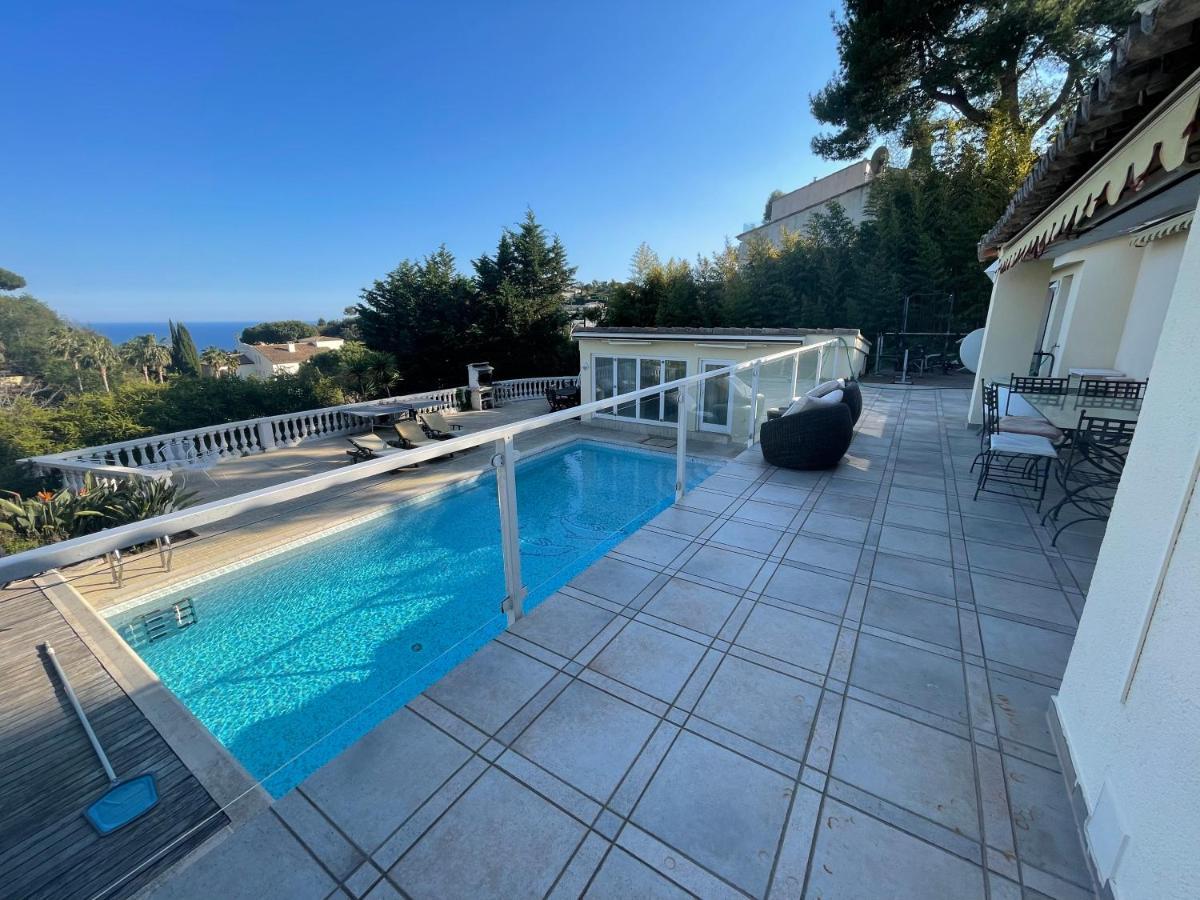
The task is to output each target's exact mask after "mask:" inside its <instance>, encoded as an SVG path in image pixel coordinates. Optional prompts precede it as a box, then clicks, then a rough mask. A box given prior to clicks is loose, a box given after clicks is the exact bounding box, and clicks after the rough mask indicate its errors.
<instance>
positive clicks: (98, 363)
mask: <svg viewBox="0 0 1200 900" xmlns="http://www.w3.org/2000/svg"><path fill="white" fill-rule="evenodd" d="M80 361H81V362H82V363H83V364H84V365H85V366H87V367H88V368H89V369H96V370H97V371H98V372H99V373H100V380H101V381H102V382H103V383H104V393H106V394H111V393H112V389H111V388H110V387H109V386H108V370H109V368H110V367H111V366H115V365H117V364H119V363H120V362H121V357H120V355H119V354H118V353H117V348H116V347H114V346H113V345H112V341H110V340H109V339H108V338H106V337H105V336H104V335H102V334H96V333H95V332H89V333H87V334H85V335H84V336H83V346H82V351H81V353H80Z"/></svg>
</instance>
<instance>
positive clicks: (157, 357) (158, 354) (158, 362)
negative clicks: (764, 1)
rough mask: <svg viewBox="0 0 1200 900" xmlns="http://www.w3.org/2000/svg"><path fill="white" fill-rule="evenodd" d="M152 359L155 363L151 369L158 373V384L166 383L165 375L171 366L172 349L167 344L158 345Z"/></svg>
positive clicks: (155, 346) (151, 365)
mask: <svg viewBox="0 0 1200 900" xmlns="http://www.w3.org/2000/svg"><path fill="white" fill-rule="evenodd" d="M151 358H152V359H153V362H152V363H151V364H150V368H152V369H154V370H155V371H156V372H158V383H159V384H162V383H163V382H164V381H166V378H165V377H164V375H163V373H164V372H166V371H167V366H169V365H171V348H170V347H168V346H167V345H166V344H158V343H156V344H155V345H154V350H153V353H152V357H151Z"/></svg>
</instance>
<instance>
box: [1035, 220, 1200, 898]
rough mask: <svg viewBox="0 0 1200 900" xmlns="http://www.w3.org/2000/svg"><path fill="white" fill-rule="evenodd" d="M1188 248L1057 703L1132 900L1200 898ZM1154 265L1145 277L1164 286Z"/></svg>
mask: <svg viewBox="0 0 1200 900" xmlns="http://www.w3.org/2000/svg"><path fill="white" fill-rule="evenodd" d="M1184 243H1185V244H1186V249H1182V248H1181V249H1182V256H1181V268H1180V270H1179V277H1178V279H1177V280H1176V282H1175V289H1174V291H1173V292H1172V293H1171V294H1170V295H1169V304H1168V308H1167V310H1166V315H1165V321H1164V325H1163V329H1162V337H1161V339H1160V341H1159V344H1158V352H1157V354H1156V355H1155V357H1154V362H1153V365H1152V366H1151V368H1150V387H1149V390H1148V391H1147V394H1146V399H1145V403H1144V405H1143V409H1142V414H1141V417H1140V419H1139V421H1138V426H1137V434H1136V437H1135V438H1134V442H1133V446H1132V448H1131V451H1130V454H1129V460H1128V463H1127V466H1126V468H1125V473H1124V476H1123V478H1122V480H1121V485H1120V489H1119V491H1118V493H1117V497H1116V502H1115V506H1114V509H1113V514H1112V518H1111V520H1110V521H1109V524H1108V530H1107V532H1106V534H1105V538H1104V543H1103V546H1102V548H1101V551H1100V555H1099V559H1098V561H1097V564H1096V571H1095V574H1094V576H1093V578H1092V583H1091V589H1090V591H1089V592H1088V597H1087V603H1086V607H1085V609H1084V613H1083V617H1082V620H1081V622H1080V624H1079V631H1078V635H1077V637H1076V639H1075V644H1074V649H1073V651H1072V653H1071V657H1070V662H1069V663H1068V666H1067V670H1066V674H1065V676H1064V680H1063V684H1062V688H1061V690H1060V693H1059V694H1058V696H1057V698H1056V701H1055V711H1056V713H1057V717H1058V722H1059V723H1060V725H1061V729H1062V733H1063V736H1064V737H1065V742H1066V745H1067V748H1068V750H1069V755H1068V762H1069V763H1070V764H1071V768H1073V769H1074V772H1075V776H1076V778H1077V779H1078V787H1079V793H1080V795H1081V799H1082V805H1083V806H1084V808H1085V810H1084V811H1085V813H1086V814H1087V815H1088V816H1090V824H1089V826H1088V828H1087V833H1088V835H1089V841H1090V849H1091V851H1092V857H1093V859H1094V861H1095V862H1096V863H1097V868H1098V869H1099V871H1100V874H1101V876H1102V877H1104V876H1106V875H1109V874H1111V876H1112V880H1111V887H1112V889H1113V894H1114V896H1116V897H1118V898H1123V900H1130V898H1139V897H1147V898H1150V897H1153V898H1168V897H1181V898H1182V897H1197V896H1200V856H1198V855H1197V853H1196V848H1197V847H1198V846H1200V818H1198V817H1197V815H1196V810H1198V809H1200V766H1197V765H1196V760H1197V748H1198V747H1200V699H1198V698H1197V695H1196V690H1195V687H1196V685H1197V683H1200V655H1198V654H1197V650H1196V648H1197V646H1198V645H1200V603H1197V598H1198V597H1200V590H1198V588H1197V585H1200V502H1193V501H1195V500H1196V499H1197V498H1196V493H1197V492H1196V476H1197V468H1198V467H1200V403H1197V402H1196V394H1195V360H1196V350H1195V339H1196V335H1198V334H1200V239H1194V240H1187V239H1184ZM1151 246H1152V247H1153V246H1154V245H1151ZM1171 252H1172V250H1171V247H1170V246H1168V245H1165V244H1164V245H1163V246H1162V247H1160V248H1157V250H1156V253H1155V256H1159V255H1161V256H1162V257H1163V259H1162V260H1161V262H1162V264H1163V268H1164V269H1165V268H1166V267H1167V258H1168V257H1169V255H1170V254H1171ZM1157 269H1158V266H1157V263H1156V264H1155V272H1151V273H1148V274H1147V277H1148V278H1153V279H1154V280H1155V282H1156V283H1158V284H1161V283H1162V274H1163V273H1161V272H1157ZM1139 287H1142V285H1139ZM1144 287H1145V288H1146V290H1147V291H1149V288H1150V282H1149V281H1148V282H1147V283H1146V285H1145V286H1144ZM1131 315H1135V316H1136V315H1139V313H1137V312H1131ZM1142 346H1143V347H1144V342H1142ZM1126 349H1128V350H1130V351H1132V349H1133V347H1132V345H1131V346H1130V347H1129V348H1126ZM1143 637H1144V643H1143ZM1102 796H1103V797H1104V798H1105V799H1104V801H1103V802H1102V801H1101V797H1102ZM1122 836H1126V839H1127V842H1126V843H1125V845H1124V847H1123V850H1122V851H1121V852H1120V854H1119V856H1118V855H1117V854H1115V853H1113V852H1111V851H1110V850H1109V849H1106V847H1108V846H1109V845H1107V844H1106V838H1112V844H1111V847H1112V848H1113V849H1116V848H1119V847H1120V846H1121V844H1120V841H1121V838H1122Z"/></svg>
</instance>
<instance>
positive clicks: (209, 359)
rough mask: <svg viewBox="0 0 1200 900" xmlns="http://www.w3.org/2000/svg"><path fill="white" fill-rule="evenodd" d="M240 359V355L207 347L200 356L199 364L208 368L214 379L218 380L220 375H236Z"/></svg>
mask: <svg viewBox="0 0 1200 900" xmlns="http://www.w3.org/2000/svg"><path fill="white" fill-rule="evenodd" d="M241 358H242V355H241V354H240V353H236V352H234V351H232V350H222V349H221V348H220V347H208V348H206V349H205V351H204V352H203V353H201V354H200V362H202V363H204V365H206V366H207V367H208V370H209V371H210V372H211V373H212V375H213V377H214V378H220V377H221V375H222V373H224V374H226V375H236V374H237V370H238V364H239V363H240V362H241Z"/></svg>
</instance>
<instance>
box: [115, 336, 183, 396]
mask: <svg viewBox="0 0 1200 900" xmlns="http://www.w3.org/2000/svg"><path fill="white" fill-rule="evenodd" d="M170 353H171V351H170V350H169V349H168V348H167V347H164V346H163V345H162V344H160V343H159V342H158V338H157V337H156V336H154V335H153V334H140V335H138V336H137V337H135V338H130V339H129V340H127V341H126V342H125V343H124V344H122V345H121V356H122V357H124V359H125V361H126V362H128V363H129V364H130V365H131V366H134V367H135V368H138V369H141V370H142V378H143V380H144V381H145V382H146V384H149V383H150V370H151V369H158V370H159V381H162V367H163V366H164V365H165V364H166V363H165V362H164V361H163V360H164V355H165V358H166V359H168V360H169V358H170Z"/></svg>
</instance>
